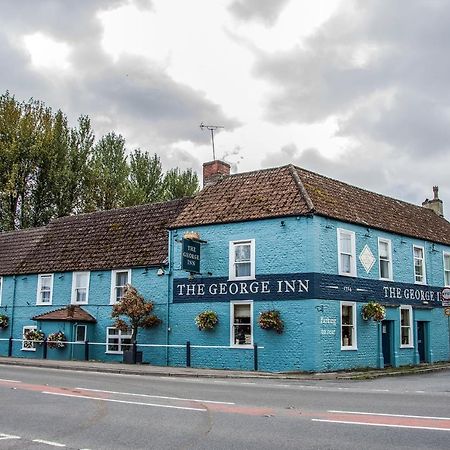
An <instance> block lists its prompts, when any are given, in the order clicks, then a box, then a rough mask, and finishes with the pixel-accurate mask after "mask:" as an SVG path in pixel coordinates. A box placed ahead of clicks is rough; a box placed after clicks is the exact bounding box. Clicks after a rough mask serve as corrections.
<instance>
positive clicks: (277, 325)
mask: <svg viewBox="0 0 450 450" xmlns="http://www.w3.org/2000/svg"><path fill="white" fill-rule="evenodd" d="M258 323H259V326H260V327H261V328H262V329H263V330H275V331H276V332H277V333H278V334H281V333H282V332H283V329H284V323H283V320H282V319H281V317H280V311H277V310H275V309H272V310H270V311H262V312H260V313H259V318H258Z"/></svg>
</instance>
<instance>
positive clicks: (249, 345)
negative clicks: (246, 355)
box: [230, 344, 253, 350]
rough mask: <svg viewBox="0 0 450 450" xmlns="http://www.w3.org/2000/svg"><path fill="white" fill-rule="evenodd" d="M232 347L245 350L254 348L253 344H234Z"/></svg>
mask: <svg viewBox="0 0 450 450" xmlns="http://www.w3.org/2000/svg"><path fill="white" fill-rule="evenodd" d="M230 347H231V348H242V349H244V350H248V349H249V348H253V344H241V345H239V344H232V345H230Z"/></svg>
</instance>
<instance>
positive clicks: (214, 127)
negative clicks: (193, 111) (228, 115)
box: [200, 122, 225, 161]
mask: <svg viewBox="0 0 450 450" xmlns="http://www.w3.org/2000/svg"><path fill="white" fill-rule="evenodd" d="M200 128H201V129H202V130H204V129H205V128H206V129H207V130H209V131H210V132H211V144H212V151H213V160H214V161H215V160H216V150H215V148H214V131H216V130H217V129H219V128H225V127H222V126H220V125H205V124H204V123H203V122H202V123H201V124H200Z"/></svg>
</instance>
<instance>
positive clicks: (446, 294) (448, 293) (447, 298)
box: [441, 288, 450, 306]
mask: <svg viewBox="0 0 450 450" xmlns="http://www.w3.org/2000/svg"><path fill="white" fill-rule="evenodd" d="M441 297H442V306H450V288H444V289H442V294H441Z"/></svg>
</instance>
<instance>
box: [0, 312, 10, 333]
mask: <svg viewBox="0 0 450 450" xmlns="http://www.w3.org/2000/svg"><path fill="white" fill-rule="evenodd" d="M8 324H9V317H8V316H5V315H4V314H0V330H2V329H4V328H7V327H8Z"/></svg>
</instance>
